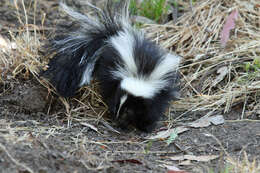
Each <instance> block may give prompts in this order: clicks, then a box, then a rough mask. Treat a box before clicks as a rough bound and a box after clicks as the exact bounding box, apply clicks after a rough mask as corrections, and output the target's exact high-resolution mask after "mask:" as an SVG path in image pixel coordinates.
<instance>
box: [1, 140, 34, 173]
mask: <svg viewBox="0 0 260 173" xmlns="http://www.w3.org/2000/svg"><path fill="white" fill-rule="evenodd" d="M0 148H1V150H3V151H4V152H5V153H6V155H7V156H8V157H9V158H10V159H11V160H12V161H13V162H14V163H15V164H16V165H17V166H20V167H23V168H24V169H26V170H27V171H28V172H30V173H34V171H33V170H32V169H31V168H29V167H28V166H26V165H25V164H22V163H20V162H18V161H17V160H16V159H15V158H14V157H13V156H12V155H11V154H10V153H9V152H8V151H7V149H6V148H5V146H4V145H2V144H1V143H0Z"/></svg>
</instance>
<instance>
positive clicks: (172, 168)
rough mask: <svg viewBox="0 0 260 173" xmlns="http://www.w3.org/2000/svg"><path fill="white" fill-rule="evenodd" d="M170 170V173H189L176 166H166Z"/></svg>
mask: <svg viewBox="0 0 260 173" xmlns="http://www.w3.org/2000/svg"><path fill="white" fill-rule="evenodd" d="M164 166H165V167H166V168H167V169H168V173H188V172H186V171H183V170H180V169H179V168H177V167H176V166H170V165H164Z"/></svg>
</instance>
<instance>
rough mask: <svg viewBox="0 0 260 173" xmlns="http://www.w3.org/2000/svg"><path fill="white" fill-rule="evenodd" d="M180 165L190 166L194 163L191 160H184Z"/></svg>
mask: <svg viewBox="0 0 260 173" xmlns="http://www.w3.org/2000/svg"><path fill="white" fill-rule="evenodd" d="M179 165H180V166H189V165H192V163H191V161H190V160H184V161H182V162H180V163H179Z"/></svg>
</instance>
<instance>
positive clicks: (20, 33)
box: [0, 1, 44, 79]
mask: <svg viewBox="0 0 260 173" xmlns="http://www.w3.org/2000/svg"><path fill="white" fill-rule="evenodd" d="M18 2H19V1H14V6H13V7H14V10H16V13H17V19H18V21H19V24H20V28H19V29H17V30H13V31H12V30H10V31H9V37H10V39H8V38H3V39H4V40H5V44H3V46H2V47H1V49H0V72H1V74H2V78H16V76H17V75H18V76H20V77H23V78H25V79H28V78H29V76H30V74H32V75H34V76H35V77H37V75H38V73H39V71H40V69H41V68H42V67H43V66H44V62H43V61H42V60H41V55H40V54H39V49H40V47H41V46H42V44H41V40H42V39H43V36H42V35H41V34H40V32H39V27H38V26H36V25H35V23H34V24H29V23H28V11H27V9H26V7H25V4H24V1H21V3H18ZM36 2H37V1H35V7H36ZM21 11H22V12H23V13H22V14H21ZM30 12H31V11H30ZM32 13H34V16H36V14H35V11H32ZM22 16H23V17H22ZM10 74H11V75H10ZM7 76H8V77H7Z"/></svg>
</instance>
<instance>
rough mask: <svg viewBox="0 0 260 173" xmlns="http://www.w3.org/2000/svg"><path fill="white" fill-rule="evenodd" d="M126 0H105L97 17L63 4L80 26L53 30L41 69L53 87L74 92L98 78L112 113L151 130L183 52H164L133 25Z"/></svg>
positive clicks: (171, 93) (173, 88)
mask: <svg viewBox="0 0 260 173" xmlns="http://www.w3.org/2000/svg"><path fill="white" fill-rule="evenodd" d="M129 2H130V1H129V0H120V1H117V2H114V1H113V0H107V6H106V8H105V9H104V10H102V9H99V8H97V7H94V6H93V5H90V6H91V7H92V8H93V10H95V11H96V14H97V15H96V16H95V19H92V18H89V17H88V16H87V15H84V14H81V13H78V12H76V11H74V10H73V9H71V8H69V7H67V6H66V5H65V4H61V7H62V8H63V10H64V11H65V12H66V13H67V14H68V15H70V16H71V17H72V18H73V19H74V20H75V21H76V22H77V23H78V24H79V25H80V26H81V27H79V28H78V29H77V30H75V31H73V32H71V31H68V33H57V35H56V37H55V38H54V39H53V40H51V41H50V44H49V48H50V51H49V52H50V55H53V58H52V59H51V60H50V62H49V68H48V69H47V71H45V72H44V73H43V76H45V77H46V78H48V79H49V80H50V82H51V83H52V85H53V86H54V87H55V88H56V90H57V92H58V93H59V94H60V95H61V96H64V97H69V96H73V95H74V94H75V93H76V91H77V89H79V88H80V87H81V86H83V85H88V84H90V82H91V80H92V79H93V78H96V79H97V80H98V81H99V83H100V88H101V95H102V97H103V99H104V101H105V102H106V104H107V105H108V107H109V111H110V113H111V115H112V116H113V119H115V120H116V121H118V122H119V124H120V126H121V127H122V128H126V127H127V126H128V125H129V124H132V125H134V126H135V127H137V128H138V129H140V130H143V131H147V132H149V131H151V130H152V129H153V128H154V125H155V124H156V121H157V120H159V119H160V117H161V116H162V115H163V113H164V111H165V110H166V108H167V106H168V105H169V102H170V100H171V99H173V97H174V96H175V95H176V96H177V95H178V94H176V88H177V85H178V75H177V74H178V69H179V63H180V60H181V57H179V56H177V55H174V54H171V53H168V52H167V51H166V50H164V49H162V48H161V47H160V46H158V45H157V44H156V43H154V42H152V41H150V40H149V39H147V38H146V37H145V34H144V33H143V32H142V31H139V30H137V29H135V28H133V27H132V26H131V23H130V20H129V14H128V7H129Z"/></svg>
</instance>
